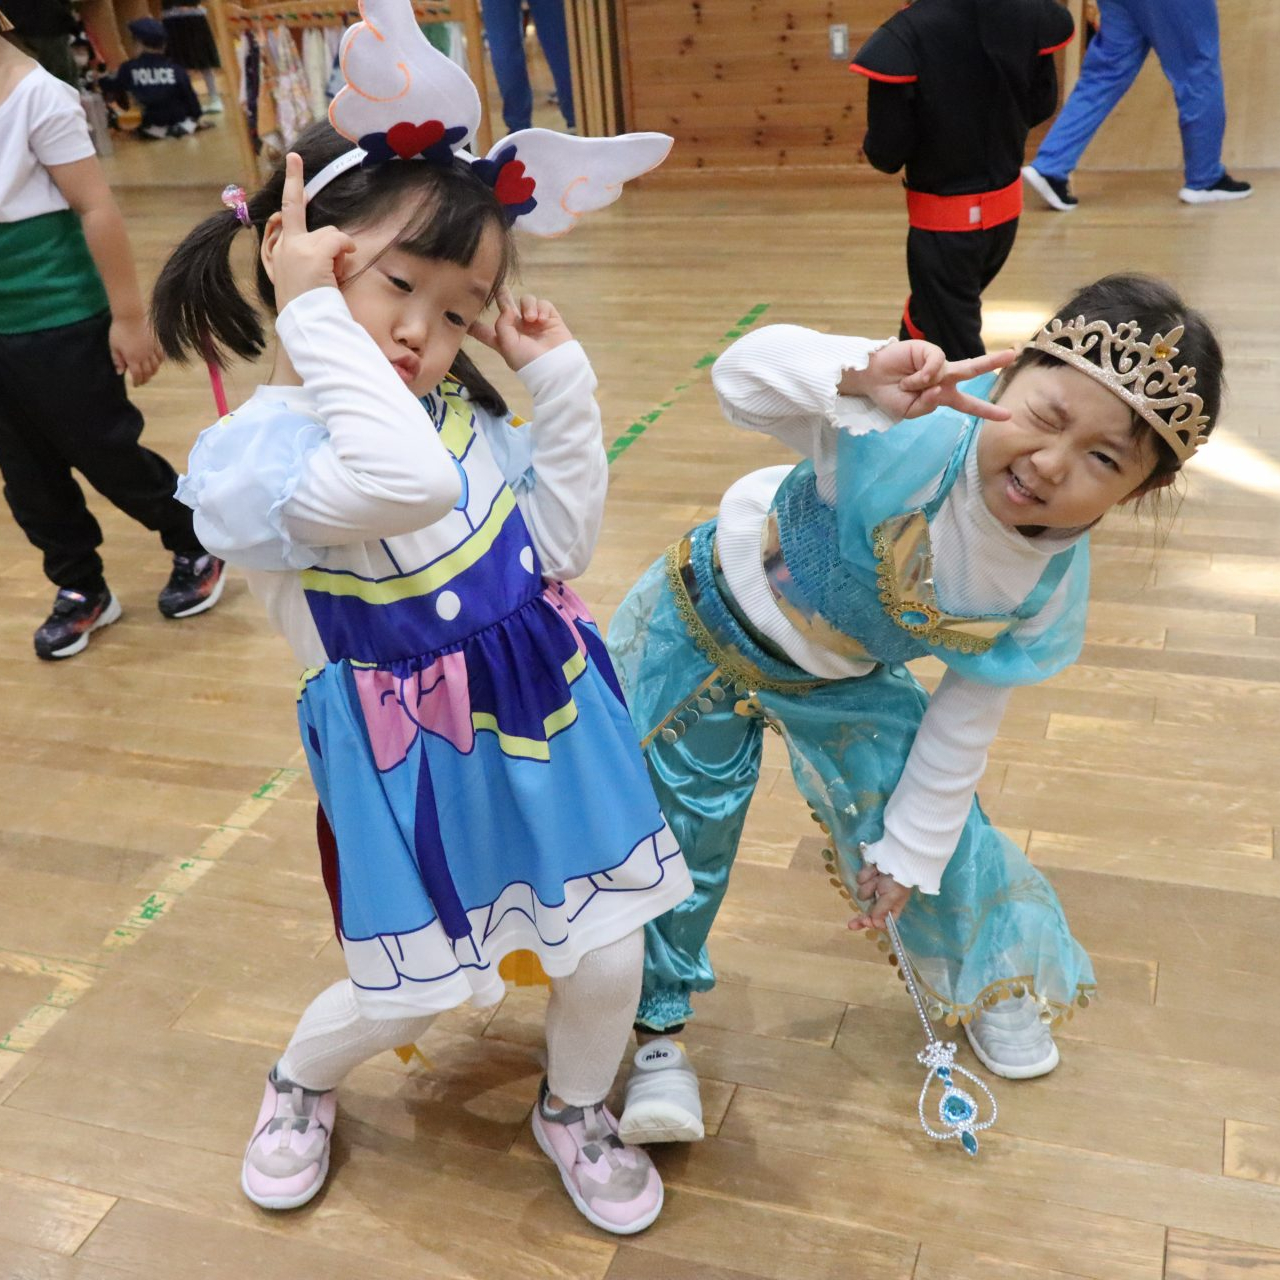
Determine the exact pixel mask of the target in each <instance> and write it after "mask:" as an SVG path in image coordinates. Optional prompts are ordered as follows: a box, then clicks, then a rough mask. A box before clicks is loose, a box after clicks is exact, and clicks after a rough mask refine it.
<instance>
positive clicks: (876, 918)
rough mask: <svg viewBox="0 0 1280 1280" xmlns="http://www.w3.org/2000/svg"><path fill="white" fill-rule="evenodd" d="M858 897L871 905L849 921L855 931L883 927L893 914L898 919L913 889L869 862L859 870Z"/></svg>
mask: <svg viewBox="0 0 1280 1280" xmlns="http://www.w3.org/2000/svg"><path fill="white" fill-rule="evenodd" d="M858 897H859V898H861V899H862V901H863V902H870V903H871V906H870V907H868V908H867V910H866V911H865V912H864V913H863V914H862V915H859V916H854V918H853V919H852V920H850V921H849V928H850V929H852V930H853V931H854V932H855V933H859V932H861V931H862V930H863V929H883V928H884V927H885V917H886V916H890V915H892V916H893V918H894V919H895V920H896V919H897V918H898V917H899V916H900V915H901V914H902V909H903V907H905V906H906V905H907V902H908V900H909V899H910V897H911V890H910V889H908V888H906V887H905V886H904V885H900V884H899V883H898V882H897V881H896V880H895V879H894V878H893V877H892V876H890V875H885V874H884V872H882V871H881V870H880V868H879V867H877V866H876V865H875V864H874V863H872V862H868V863H867V864H866V866H864V867H863V868H862V870H861V871H859V872H858Z"/></svg>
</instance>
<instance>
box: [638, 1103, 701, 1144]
mask: <svg viewBox="0 0 1280 1280" xmlns="http://www.w3.org/2000/svg"><path fill="white" fill-rule="evenodd" d="M618 1137H620V1138H621V1139H622V1141H623V1142H625V1143H626V1144H627V1146H629V1147H643V1146H647V1145H649V1144H650V1143H654V1142H701V1141H702V1139H703V1138H705V1137H706V1129H705V1128H704V1127H703V1124H702V1121H701V1120H699V1119H698V1118H697V1117H696V1116H695V1115H693V1114H692V1113H691V1112H688V1111H686V1110H684V1108H683V1107H669V1108H663V1107H660V1106H653V1105H645V1104H643V1103H641V1104H639V1105H637V1106H634V1107H632V1108H631V1109H630V1110H624V1111H623V1113H622V1119H621V1120H619V1121H618Z"/></svg>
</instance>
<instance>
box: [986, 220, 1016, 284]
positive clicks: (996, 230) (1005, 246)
mask: <svg viewBox="0 0 1280 1280" xmlns="http://www.w3.org/2000/svg"><path fill="white" fill-rule="evenodd" d="M981 234H982V240H983V245H984V248H985V250H986V257H985V260H984V262H983V264H982V292H983V293H986V291H987V286H988V285H989V284H990V283H991V282H992V281H993V280H994V279H995V278H996V276H998V275H999V274H1000V272H1001V269H1002V268H1003V267H1004V264H1005V263H1006V262H1008V260H1009V255H1010V254H1011V253H1012V252H1013V242H1014V240H1016V239H1017V237H1018V219H1017V218H1012V219H1011V220H1010V221H1008V222H1002V223H1001V224H1000V225H999V226H998V227H992V228H991V229H990V230H989V231H984V232H982V233H981Z"/></svg>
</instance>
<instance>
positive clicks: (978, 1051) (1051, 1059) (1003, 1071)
mask: <svg viewBox="0 0 1280 1280" xmlns="http://www.w3.org/2000/svg"><path fill="white" fill-rule="evenodd" d="M964 1036H965V1039H966V1040H968V1042H969V1048H970V1049H972V1050H973V1055H974V1057H975V1058H977V1059H978V1061H979V1062H980V1063H982V1065H983V1066H984V1067H986V1069H987V1070H988V1071H990V1072H991V1073H992V1074H993V1075H997V1076H1000V1077H1002V1078H1003V1079H1005V1080H1034V1079H1035V1078H1036V1077H1037V1076H1047V1075H1048V1074H1049V1072H1050V1071H1052V1070H1053V1069H1054V1067H1056V1066H1057V1065H1058V1063H1059V1062H1060V1061H1061V1055H1060V1054H1059V1053H1058V1046H1057V1045H1056V1044H1055V1045H1053V1052H1052V1053H1050V1054H1049V1055H1048V1056H1047V1057H1045V1058H1043V1059H1042V1060H1041V1061H1039V1062H1033V1063H1030V1064H1029V1065H1027V1066H1022V1067H1009V1066H1005V1064H1004V1063H1002V1062H996V1061H995V1059H994V1058H990V1057H988V1056H987V1054H986V1053H985V1052H983V1050H982V1048H981V1046H980V1045H979V1044H978V1042H977V1041H976V1040H975V1039H974V1038H973V1036H971V1035H970V1034H969V1028H968V1027H965V1029H964Z"/></svg>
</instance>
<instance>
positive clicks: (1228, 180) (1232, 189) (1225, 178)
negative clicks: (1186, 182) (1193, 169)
mask: <svg viewBox="0 0 1280 1280" xmlns="http://www.w3.org/2000/svg"><path fill="white" fill-rule="evenodd" d="M1251 195H1253V188H1252V187H1251V186H1250V185H1249V184H1248V183H1247V182H1239V181H1237V180H1236V179H1235V178H1233V177H1232V176H1231V175H1230V174H1229V173H1224V174H1223V175H1222V177H1220V178H1219V179H1218V180H1217V182H1215V183H1214V184H1213V186H1211V187H1183V188H1182V190H1181V191H1179V192H1178V199H1179V200H1181V201H1182V203H1183V204H1213V203H1215V202H1216V201H1219V200H1243V199H1245V198H1246V197H1247V196H1251Z"/></svg>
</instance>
